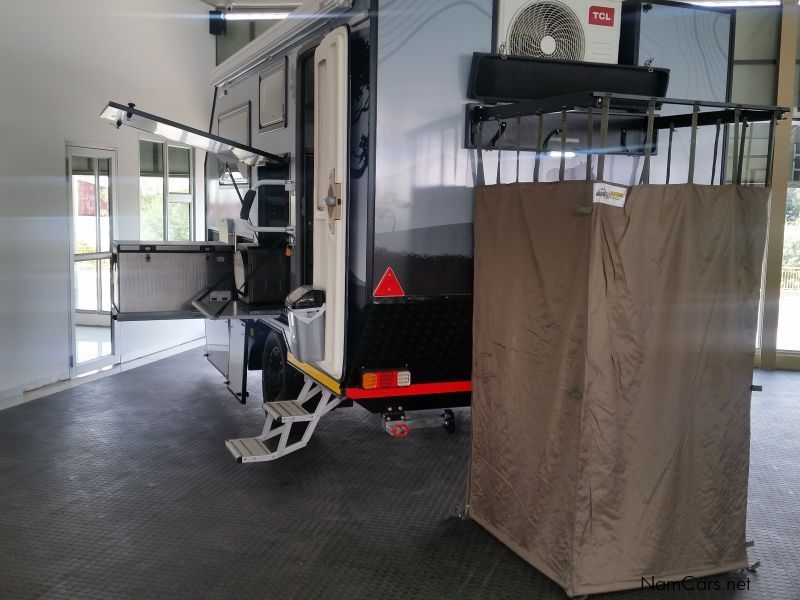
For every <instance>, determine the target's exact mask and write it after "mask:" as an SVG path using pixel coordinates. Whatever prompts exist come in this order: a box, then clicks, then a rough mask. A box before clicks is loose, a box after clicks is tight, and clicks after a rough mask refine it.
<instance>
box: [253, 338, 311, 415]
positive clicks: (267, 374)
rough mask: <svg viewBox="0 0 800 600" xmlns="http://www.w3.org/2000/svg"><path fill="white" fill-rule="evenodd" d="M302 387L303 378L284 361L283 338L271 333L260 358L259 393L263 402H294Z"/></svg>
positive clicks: (284, 347)
mask: <svg viewBox="0 0 800 600" xmlns="http://www.w3.org/2000/svg"><path fill="white" fill-rule="evenodd" d="M302 387H303V376H302V375H301V374H300V373H299V372H298V371H297V369H295V368H294V367H292V366H291V365H290V364H289V363H288V362H287V360H286V344H285V342H284V341H283V336H281V335H280V334H278V333H277V332H275V331H273V332H271V333H270V334H269V335H268V336H267V339H266V340H265V342H264V353H263V355H262V357H261V392H262V394H263V396H264V402H276V401H278V400H294V399H295V398H297V396H298V395H299V394H300V390H301V389H302Z"/></svg>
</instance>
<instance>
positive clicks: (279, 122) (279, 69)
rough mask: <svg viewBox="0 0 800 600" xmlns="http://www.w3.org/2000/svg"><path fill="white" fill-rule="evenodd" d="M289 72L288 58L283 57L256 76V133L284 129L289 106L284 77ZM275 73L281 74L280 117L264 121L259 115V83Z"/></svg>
mask: <svg viewBox="0 0 800 600" xmlns="http://www.w3.org/2000/svg"><path fill="white" fill-rule="evenodd" d="M288 72H289V57H288V56H283V57H281V58H279V59H278V60H276V61H275V62H274V63H272V64H270V65H269V67H267V68H266V69H264V70H263V71H262V72H261V73H259V74H258V132H259V133H267V132H268V131H275V130H277V129H285V128H286V126H287V123H288V118H287V117H288V114H287V107H288V104H289V86H288V85H287V83H288V82H287V80H286V75H287V73H288ZM276 73H283V90H282V94H281V96H282V98H283V107H282V109H281V117H280V118H278V119H275V120H273V121H268V122H265V121H264V116H263V115H262V114H261V82H262V81H264V79H266V78H268V77H271V76H272V75H275V74H276Z"/></svg>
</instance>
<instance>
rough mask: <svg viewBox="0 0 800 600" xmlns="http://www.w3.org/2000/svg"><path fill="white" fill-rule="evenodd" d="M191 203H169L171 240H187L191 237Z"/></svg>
mask: <svg viewBox="0 0 800 600" xmlns="http://www.w3.org/2000/svg"><path fill="white" fill-rule="evenodd" d="M191 232H192V228H191V205H189V204H188V203H186V202H170V203H169V240H170V241H173V242H178V241H185V240H190V239H192V237H191Z"/></svg>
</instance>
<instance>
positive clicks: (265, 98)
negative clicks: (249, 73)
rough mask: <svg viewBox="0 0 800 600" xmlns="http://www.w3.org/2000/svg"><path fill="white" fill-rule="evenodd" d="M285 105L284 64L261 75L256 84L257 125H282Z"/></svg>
mask: <svg viewBox="0 0 800 600" xmlns="http://www.w3.org/2000/svg"><path fill="white" fill-rule="evenodd" d="M285 107H286V88H285V79H284V65H283V64H281V65H280V67H279V68H278V69H277V70H276V71H273V72H271V73H266V74H265V75H262V76H261V80H260V81H259V84H258V114H259V117H258V119H259V127H262V128H263V127H270V126H274V125H280V126H283V123H284V118H285V115H286V113H285Z"/></svg>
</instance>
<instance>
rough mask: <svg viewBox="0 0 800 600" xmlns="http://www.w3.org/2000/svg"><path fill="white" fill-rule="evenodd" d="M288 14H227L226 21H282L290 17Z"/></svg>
mask: <svg viewBox="0 0 800 600" xmlns="http://www.w3.org/2000/svg"><path fill="white" fill-rule="evenodd" d="M289 14H290V13H288V12H226V13H223V15H222V17H223V18H224V19H225V20H226V21H280V20H281V19H285V18H286V17H288V16H289Z"/></svg>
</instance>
